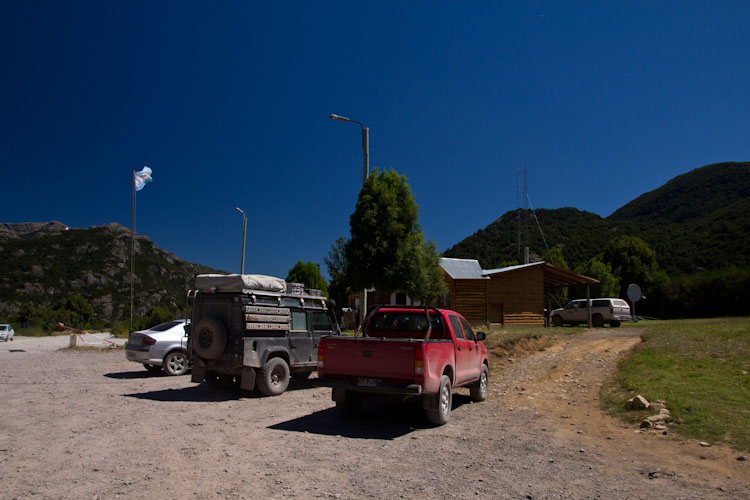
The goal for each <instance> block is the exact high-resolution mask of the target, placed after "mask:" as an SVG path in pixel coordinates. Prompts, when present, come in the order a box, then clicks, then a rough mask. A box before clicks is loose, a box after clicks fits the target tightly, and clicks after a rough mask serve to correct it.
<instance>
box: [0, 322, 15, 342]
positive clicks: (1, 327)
mask: <svg viewBox="0 0 750 500" xmlns="http://www.w3.org/2000/svg"><path fill="white" fill-rule="evenodd" d="M15 335H16V332H15V331H13V327H12V326H10V325H8V324H6V323H2V324H0V340H4V341H6V342H7V341H9V340H11V341H12V340H13V337H14V336H15Z"/></svg>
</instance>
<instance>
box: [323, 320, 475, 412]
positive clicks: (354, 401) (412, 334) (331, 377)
mask: <svg viewBox="0 0 750 500" xmlns="http://www.w3.org/2000/svg"><path fill="white" fill-rule="evenodd" d="M484 339H485V334H484V333H483V332H478V333H476V334H475V333H474V331H473V330H472V329H471V326H470V325H469V322H468V321H466V319H464V317H463V316H461V315H460V314H458V313H456V312H453V311H449V310H446V309H438V308H435V307H418V306H411V307H410V306H380V307H378V308H376V309H374V310H373V311H372V313H370V315H369V316H368V318H367V320H366V321H365V326H364V328H363V329H362V332H361V335H360V333H358V334H357V335H355V336H354V337H350V336H345V335H331V336H327V337H322V338H321V340H320V345H319V347H318V384H320V385H324V386H329V387H332V388H333V391H332V399H333V400H334V401H335V402H336V407H337V408H338V409H339V411H340V412H341V414H342V415H344V416H349V415H352V414H354V413H356V412H357V411H358V410H359V408H360V406H361V404H362V400H363V398H364V397H365V396H366V395H368V394H370V395H395V396H399V397H403V398H408V397H421V398H422V406H423V407H424V408H425V409H426V410H427V418H428V420H429V421H430V422H431V423H433V424H436V425H442V424H444V423H446V422H447V421H448V419H449V418H450V413H451V406H452V402H453V397H452V394H453V388H454V387H469V388H470V393H471V399H472V400H473V401H484V400H485V399H486V398H487V386H488V381H489V366H488V361H487V349H486V348H485V346H484V344H483V343H482V340H484Z"/></svg>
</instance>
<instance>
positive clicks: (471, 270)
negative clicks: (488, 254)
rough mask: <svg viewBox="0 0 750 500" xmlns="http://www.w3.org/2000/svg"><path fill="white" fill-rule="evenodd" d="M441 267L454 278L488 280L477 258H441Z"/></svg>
mask: <svg viewBox="0 0 750 500" xmlns="http://www.w3.org/2000/svg"><path fill="white" fill-rule="evenodd" d="M440 267H442V268H443V270H444V271H445V272H446V273H448V276H450V277H451V278H453V279H454V280H486V279H489V278H488V277H487V276H484V275H483V274H482V266H480V265H479V261H478V260H476V259H449V258H446V257H441V258H440Z"/></svg>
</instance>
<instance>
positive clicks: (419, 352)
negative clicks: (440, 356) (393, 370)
mask: <svg viewBox="0 0 750 500" xmlns="http://www.w3.org/2000/svg"><path fill="white" fill-rule="evenodd" d="M414 373H415V374H416V375H422V374H424V349H422V347H421V346H418V347H416V348H415V349H414Z"/></svg>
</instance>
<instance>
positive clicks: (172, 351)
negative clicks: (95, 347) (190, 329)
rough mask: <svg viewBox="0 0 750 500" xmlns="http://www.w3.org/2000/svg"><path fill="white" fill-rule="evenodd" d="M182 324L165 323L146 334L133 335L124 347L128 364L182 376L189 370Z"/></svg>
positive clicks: (182, 320)
mask: <svg viewBox="0 0 750 500" xmlns="http://www.w3.org/2000/svg"><path fill="white" fill-rule="evenodd" d="M185 323H186V322H185V320H184V319H178V320H174V321H167V322H166V323H162V324H160V325H156V326H154V327H151V328H149V329H147V330H140V331H137V332H133V333H131V334H130V336H129V337H128V343H127V344H125V355H126V356H127V358H128V360H130V361H134V362H136V363H142V364H143V366H144V367H145V368H146V369H147V370H148V371H152V372H157V371H160V370H162V369H163V370H164V372H166V373H167V374H168V375H184V374H185V373H187V371H188V370H189V369H190V360H189V359H188V355H187V335H186V333H185Z"/></svg>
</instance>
